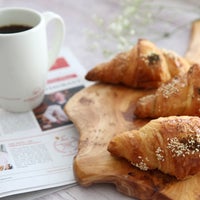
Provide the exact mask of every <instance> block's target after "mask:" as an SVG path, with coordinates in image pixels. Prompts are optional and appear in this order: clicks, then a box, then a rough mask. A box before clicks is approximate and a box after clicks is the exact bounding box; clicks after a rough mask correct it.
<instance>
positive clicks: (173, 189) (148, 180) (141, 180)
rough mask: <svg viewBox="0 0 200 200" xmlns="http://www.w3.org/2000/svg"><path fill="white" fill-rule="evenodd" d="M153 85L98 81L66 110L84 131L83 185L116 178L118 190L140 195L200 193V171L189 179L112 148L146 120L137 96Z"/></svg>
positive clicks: (79, 168)
mask: <svg viewBox="0 0 200 200" xmlns="http://www.w3.org/2000/svg"><path fill="white" fill-rule="evenodd" d="M151 92H153V91H141V90H133V89H129V88H126V87H122V86H113V85H109V84H96V85H92V86H90V87H88V88H85V89H83V90H81V91H80V92H78V93H77V94H75V95H74V96H73V97H72V98H71V99H70V100H69V102H68V103H67V104H66V106H65V111H66V113H67V114H68V116H69V117H70V119H71V120H72V122H73V123H74V124H75V126H76V128H77V129H78V131H79V133H80V141H79V149H78V153H77V155H76V157H75V159H74V173H75V176H76V178H77V181H78V182H79V183H80V185H82V186H90V185H91V184H94V183H113V184H115V185H116V188H117V190H118V191H120V192H122V193H124V194H125V195H128V196H131V197H135V198H138V199H151V200H154V199H161V200H165V199H173V200H189V199H190V200H191V199H192V200H197V199H200V190H199V185H200V174H198V175H196V176H193V177H192V178H190V179H187V180H184V181H177V180H176V179H175V178H174V177H171V176H168V175H165V174H163V173H161V172H159V171H149V172H144V171H141V170H139V169H137V168H135V167H133V166H132V165H130V164H129V163H128V162H127V161H126V160H123V159H118V158H115V157H112V156H111V155H110V153H109V152H108V151H107V145H108V143H109V141H110V139H111V138H112V137H113V136H114V135H115V134H118V133H120V132H122V131H126V130H131V129H138V128H139V127H141V126H143V125H144V124H145V123H147V121H145V120H140V119H136V117H135V116H134V114H133V111H134V106H135V103H136V101H137V99H138V98H139V97H141V96H143V95H146V94H148V93H151Z"/></svg>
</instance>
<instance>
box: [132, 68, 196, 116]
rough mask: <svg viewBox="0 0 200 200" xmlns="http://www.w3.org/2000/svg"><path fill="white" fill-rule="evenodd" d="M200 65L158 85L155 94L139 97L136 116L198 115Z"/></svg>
mask: <svg viewBox="0 0 200 200" xmlns="http://www.w3.org/2000/svg"><path fill="white" fill-rule="evenodd" d="M199 78H200V65H197V64H195V65H193V66H192V67H191V68H190V70H189V71H188V72H187V73H186V74H184V75H182V76H178V77H174V78H173V79H172V80H170V81H169V82H168V83H164V84H163V85H162V86H160V87H159V88H158V89H157V90H156V92H155V94H151V95H147V96H144V97H141V98H140V99H139V100H138V101H137V103H136V105H135V111H134V114H135V116H137V117H138V118H158V117H166V116H170V115H179V116H180V115H190V116H192V115H193V116H200V81H199Z"/></svg>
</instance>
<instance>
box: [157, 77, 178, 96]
mask: <svg viewBox="0 0 200 200" xmlns="http://www.w3.org/2000/svg"><path fill="white" fill-rule="evenodd" d="M178 82H179V79H177V78H174V79H172V81H170V82H169V83H167V84H165V85H163V86H162V87H160V90H161V92H162V95H163V97H164V98H166V99H167V98H169V96H171V95H173V94H177V93H178V92H179V89H178V88H177V87H176V85H177V83H178Z"/></svg>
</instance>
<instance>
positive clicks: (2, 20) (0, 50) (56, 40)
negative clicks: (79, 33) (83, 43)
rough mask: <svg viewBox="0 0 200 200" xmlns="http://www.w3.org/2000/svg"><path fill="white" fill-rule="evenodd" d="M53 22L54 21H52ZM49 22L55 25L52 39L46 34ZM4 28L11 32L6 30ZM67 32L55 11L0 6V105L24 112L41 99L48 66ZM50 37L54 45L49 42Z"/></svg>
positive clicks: (55, 55)
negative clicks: (20, 29) (1, 7)
mask: <svg viewBox="0 0 200 200" xmlns="http://www.w3.org/2000/svg"><path fill="white" fill-rule="evenodd" d="M52 21H54V22H55V23H52V24H50V22H52ZM47 25H49V26H54V27H52V29H54V30H55V36H54V37H53V38H49V37H47V33H46V32H47V31H46V30H47ZM15 26H16V28H20V27H24V26H25V28H27V29H28V30H25V31H19V30H18V29H17V30H14V31H13V30H12V29H13V27H14V28H15ZM30 27H31V28H30ZM5 29H8V31H9V33H3V32H2V31H3V30H5ZM15 31H18V32H15ZM64 32H65V26H64V22H63V19H62V18H61V17H60V16H58V15H57V14H55V13H53V12H44V13H39V12H38V11H35V10H33V9H28V8H3V9H0V107H1V108H3V109H6V110H8V111H12V112H25V111H29V110H32V109H33V108H35V107H37V106H38V105H39V104H40V103H41V102H42V100H43V97H44V90H45V84H46V78H47V73H48V69H49V67H50V66H51V65H52V64H53V63H54V61H55V59H56V57H57V55H58V53H59V50H60V48H61V45H62V42H63V39H64ZM47 40H50V41H48V43H49V44H51V45H47ZM49 46H51V48H50V47H49ZM49 48H50V49H49Z"/></svg>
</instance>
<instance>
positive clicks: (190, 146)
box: [167, 134, 200, 157]
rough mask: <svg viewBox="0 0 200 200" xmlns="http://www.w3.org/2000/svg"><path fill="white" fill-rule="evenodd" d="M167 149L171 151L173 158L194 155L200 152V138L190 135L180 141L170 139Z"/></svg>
mask: <svg viewBox="0 0 200 200" xmlns="http://www.w3.org/2000/svg"><path fill="white" fill-rule="evenodd" d="M167 140H168V143H167V148H168V149H169V150H171V152H172V154H173V157H179V156H183V157H185V156H186V155H194V154H195V153H199V151H200V142H199V140H200V137H199V134H197V135H188V136H187V137H184V138H180V139H178V138H177V137H174V138H168V139H167Z"/></svg>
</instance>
